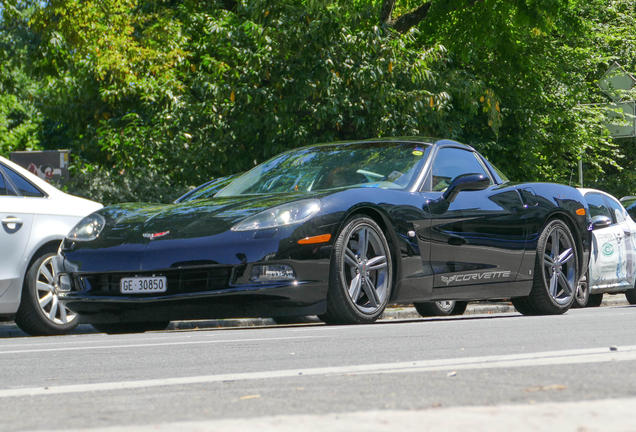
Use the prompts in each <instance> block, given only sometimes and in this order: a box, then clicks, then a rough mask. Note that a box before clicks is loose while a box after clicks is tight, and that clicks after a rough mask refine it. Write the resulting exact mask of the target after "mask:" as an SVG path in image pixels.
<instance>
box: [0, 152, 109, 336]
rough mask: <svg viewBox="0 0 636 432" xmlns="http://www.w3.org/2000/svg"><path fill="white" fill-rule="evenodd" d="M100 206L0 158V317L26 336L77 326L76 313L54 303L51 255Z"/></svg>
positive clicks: (56, 283) (56, 290) (55, 292)
mask: <svg viewBox="0 0 636 432" xmlns="http://www.w3.org/2000/svg"><path fill="white" fill-rule="evenodd" d="M101 207H102V205H101V204H99V203H96V202H93V201H89V200H86V199H83V198H78V197H75V196H72V195H68V194H65V193H64V192H62V191H60V190H58V189H57V188H55V187H53V186H51V185H50V184H48V183H47V182H45V181H44V180H42V179H40V178H38V177H37V176H35V175H33V174H32V173H30V172H29V171H27V170H25V169H24V168H22V167H20V166H18V165H16V164H14V163H12V162H11V161H9V160H7V159H5V158H3V157H0V221H1V222H2V227H1V228H0V320H2V321H9V320H12V319H15V322H16V323H17V324H18V326H19V327H20V328H21V329H22V330H24V331H25V332H26V333H29V334H31V335H54V334H63V333H66V332H68V331H70V330H72V329H73V328H75V326H77V323H78V319H77V316H76V315H75V314H73V313H71V312H70V311H68V309H66V308H65V307H63V306H62V305H61V304H60V302H59V299H58V294H59V292H60V291H59V290H60V287H59V281H58V280H57V274H56V272H55V269H54V268H53V266H52V265H51V257H53V256H55V255H56V254H57V250H58V248H59V246H60V243H61V241H62V240H63V239H64V237H65V236H66V234H68V232H69V231H70V230H71V229H72V228H73V227H74V226H75V224H77V222H79V221H80V220H81V219H82V218H83V217H84V216H86V215H88V214H90V213H92V212H94V211H96V210H98V209H100V208H101Z"/></svg>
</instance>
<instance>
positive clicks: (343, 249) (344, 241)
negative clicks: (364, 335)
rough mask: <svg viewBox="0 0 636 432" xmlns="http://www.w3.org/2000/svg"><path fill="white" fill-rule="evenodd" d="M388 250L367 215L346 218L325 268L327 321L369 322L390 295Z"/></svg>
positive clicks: (390, 273)
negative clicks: (329, 263) (328, 263)
mask: <svg viewBox="0 0 636 432" xmlns="http://www.w3.org/2000/svg"><path fill="white" fill-rule="evenodd" d="M392 286H393V269H392V261H391V253H390V250H389V245H388V243H387V241H386V237H385V236H384V234H383V233H382V229H381V228H380V227H379V226H378V224H377V223H376V222H375V221H374V220H373V219H371V218H368V217H366V216H360V215H359V216H354V217H352V218H350V219H348V220H347V221H346V222H345V224H344V228H343V229H342V231H341V232H340V234H339V235H338V238H337V239H336V242H335V244H334V252H333V254H332V257H331V265H330V269H329V291H328V294H327V312H326V313H325V314H323V315H320V316H319V318H320V319H321V320H323V321H324V322H326V323H327V324H370V323H373V322H375V321H376V320H377V319H378V318H379V317H380V316H381V315H382V313H383V312H384V309H385V308H386V305H387V304H388V302H389V298H390V297H391V290H392Z"/></svg>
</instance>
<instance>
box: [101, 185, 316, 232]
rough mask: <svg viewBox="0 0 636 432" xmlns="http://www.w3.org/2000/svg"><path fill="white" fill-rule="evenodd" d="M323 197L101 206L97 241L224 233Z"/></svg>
mask: <svg viewBox="0 0 636 432" xmlns="http://www.w3.org/2000/svg"><path fill="white" fill-rule="evenodd" d="M321 195H324V194H292V195H288V194H287V195H280V194H277V195H271V196H262V195H259V196H239V197H223V198H211V199H208V200H199V201H192V202H187V203H182V204H161V205H157V204H121V205H115V206H110V207H105V208H104V209H102V210H100V211H99V213H100V214H101V215H102V216H104V218H105V219H106V226H105V228H104V231H103V232H102V234H101V235H100V238H102V239H104V240H106V239H108V240H117V241H121V240H127V241H126V242H136V241H143V240H142V239H143V234H146V235H151V234H158V233H166V232H168V233H167V234H164V235H163V236H157V240H159V239H160V237H161V238H163V237H165V238H166V239H168V238H172V239H174V238H194V237H207V236H212V235H217V234H220V233H223V232H225V231H228V230H229V229H231V228H232V227H233V226H234V225H236V224H237V223H238V222H240V221H242V220H244V219H245V218H247V217H250V216H252V215H255V214H257V213H259V212H261V211H263V210H266V209H268V208H271V207H275V206H277V205H280V204H284V203H287V202H292V201H297V200H300V199H306V198H315V197H319V196H321Z"/></svg>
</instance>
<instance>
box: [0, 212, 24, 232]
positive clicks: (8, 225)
mask: <svg viewBox="0 0 636 432" xmlns="http://www.w3.org/2000/svg"><path fill="white" fill-rule="evenodd" d="M2 225H4V230H5V231H6V232H7V233H8V234H13V233H16V232H18V230H19V229H20V228H22V225H24V222H22V219H18V218H17V217H13V216H9V217H7V218H6V219H2Z"/></svg>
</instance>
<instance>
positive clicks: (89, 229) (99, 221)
mask: <svg viewBox="0 0 636 432" xmlns="http://www.w3.org/2000/svg"><path fill="white" fill-rule="evenodd" d="M104 225H106V221H105V220H104V218H103V217H102V216H101V215H99V214H97V213H93V214H92V215H89V216H86V217H85V218H84V219H82V220H81V221H79V222H78V223H77V225H75V227H74V228H73V229H72V230H71V232H69V233H68V234H67V236H66V238H67V239H68V240H71V241H79V242H82V241H91V240H95V239H96V238H97V236H98V235H99V233H101V232H102V230H103V229H104Z"/></svg>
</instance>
